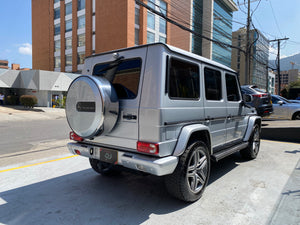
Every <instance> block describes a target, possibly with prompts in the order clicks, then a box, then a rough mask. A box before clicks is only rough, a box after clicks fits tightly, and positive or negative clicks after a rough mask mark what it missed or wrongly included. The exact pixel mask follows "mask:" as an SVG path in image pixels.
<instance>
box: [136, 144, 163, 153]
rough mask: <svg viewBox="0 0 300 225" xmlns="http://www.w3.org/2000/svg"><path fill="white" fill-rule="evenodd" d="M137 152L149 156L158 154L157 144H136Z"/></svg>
mask: <svg viewBox="0 0 300 225" xmlns="http://www.w3.org/2000/svg"><path fill="white" fill-rule="evenodd" d="M137 151H138V152H143V153H149V154H158V153H159V144H158V143H148V142H141V141H138V142H137Z"/></svg>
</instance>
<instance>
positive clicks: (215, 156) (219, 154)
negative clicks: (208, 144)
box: [211, 142, 248, 162]
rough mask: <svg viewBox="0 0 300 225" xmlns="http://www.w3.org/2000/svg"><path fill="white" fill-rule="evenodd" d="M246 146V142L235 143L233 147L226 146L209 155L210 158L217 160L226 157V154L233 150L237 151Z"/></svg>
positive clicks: (231, 152) (233, 151)
mask: <svg viewBox="0 0 300 225" xmlns="http://www.w3.org/2000/svg"><path fill="white" fill-rule="evenodd" d="M247 146H248V142H243V143H241V144H239V145H235V146H233V147H230V148H226V149H223V150H221V151H219V152H216V153H215V154H213V155H212V156H211V158H212V160H214V161H216V162H218V161H219V160H220V159H223V158H225V157H227V156H229V155H231V154H233V153H235V152H238V151H240V150H242V149H244V148H246V147H247Z"/></svg>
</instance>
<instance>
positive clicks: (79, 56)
mask: <svg viewBox="0 0 300 225" xmlns="http://www.w3.org/2000/svg"><path fill="white" fill-rule="evenodd" d="M84 59H85V52H78V54H77V64H84Z"/></svg>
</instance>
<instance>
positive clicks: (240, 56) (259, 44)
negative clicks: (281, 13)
mask: <svg viewBox="0 0 300 225" xmlns="http://www.w3.org/2000/svg"><path fill="white" fill-rule="evenodd" d="M249 40H250V43H251V57H250V69H249V71H250V76H248V82H249V83H248V84H254V85H257V86H258V87H259V88H261V89H266V86H267V80H268V68H267V66H268V59H269V41H268V39H267V38H266V37H265V36H264V35H263V34H262V33H261V32H259V31H258V30H250V35H249ZM232 44H233V45H234V46H238V47H239V48H241V49H243V50H245V49H246V28H241V29H239V30H237V31H235V32H233V34H232ZM231 68H232V69H234V70H236V71H237V72H238V73H239V78H240V82H241V84H246V83H245V82H246V79H245V54H244V53H243V52H242V51H240V50H238V49H232V62H231Z"/></svg>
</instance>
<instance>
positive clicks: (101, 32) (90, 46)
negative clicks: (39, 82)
mask: <svg viewBox="0 0 300 225" xmlns="http://www.w3.org/2000/svg"><path fill="white" fill-rule="evenodd" d="M139 2H142V3H144V4H147V6H148V7H150V8H152V9H153V10H155V11H157V12H160V13H162V14H163V15H164V16H166V17H168V18H170V19H172V20H174V21H176V22H177V23H179V24H181V25H183V26H186V27H187V28H189V29H192V30H194V31H196V32H197V33H199V34H200V35H205V36H208V37H209V38H211V39H214V40H220V41H225V42H227V43H229V44H231V30H232V25H231V24H232V12H233V11H236V10H237V7H236V5H235V3H234V2H233V1H232V0H188V1H182V0H148V1H146V0H140V1H136V0H43V1H41V0H32V55H33V56H32V57H33V60H32V64H33V69H41V70H50V71H58V72H59V71H61V72H74V73H75V72H76V73H80V72H81V70H82V69H83V64H84V58H85V57H86V56H90V55H92V54H98V53H101V52H105V51H109V50H113V49H119V48H126V47H132V46H135V45H142V44H147V43H153V42H162V43H167V44H170V45H173V46H176V47H179V48H181V49H184V50H187V51H192V52H194V53H196V54H199V55H202V56H204V57H207V58H210V59H214V60H216V61H219V62H221V63H223V64H225V65H228V61H231V50H230V49H224V48H221V49H220V48H219V47H220V46H219V45H215V44H214V43H212V42H210V41H207V40H204V39H202V38H201V37H200V36H196V35H192V34H191V33H190V32H188V31H185V30H183V29H181V28H179V27H178V26H176V25H174V24H171V23H168V22H167V21H166V20H165V18H163V17H161V16H159V15H157V14H156V13H154V12H152V11H151V10H148V9H147V8H145V7H144V6H143V5H141V4H139ZM204 9H205V10H204ZM208 31H210V32H208ZM224 31H225V33H226V37H225V39H224V37H223V36H224V35H223V34H224ZM229 66H230V65H229Z"/></svg>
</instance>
